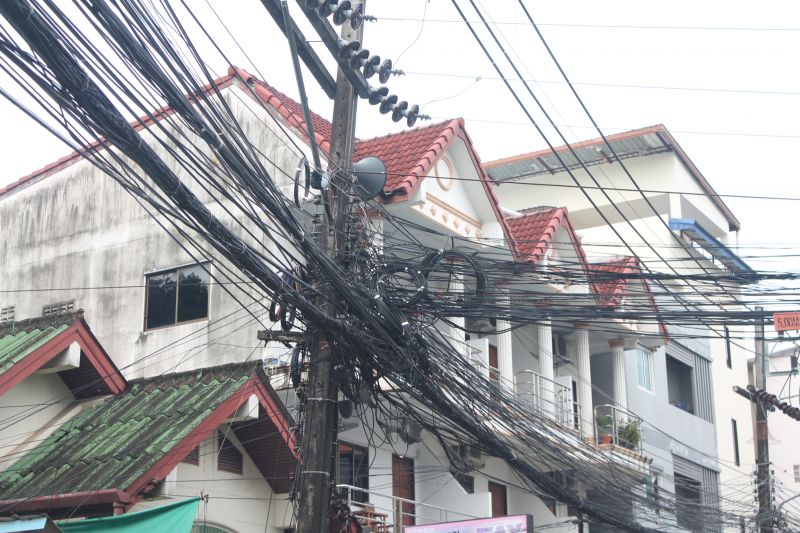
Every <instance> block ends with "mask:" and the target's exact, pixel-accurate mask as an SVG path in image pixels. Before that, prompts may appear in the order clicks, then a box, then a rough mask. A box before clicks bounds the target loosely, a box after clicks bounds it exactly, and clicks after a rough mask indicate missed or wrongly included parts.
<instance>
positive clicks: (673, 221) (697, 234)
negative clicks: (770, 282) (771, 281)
mask: <svg viewBox="0 0 800 533" xmlns="http://www.w3.org/2000/svg"><path fill="white" fill-rule="evenodd" d="M669 229H671V230H672V231H680V232H681V233H683V234H684V235H687V236H689V238H691V239H692V241H693V242H695V243H696V244H697V245H698V246H700V247H701V248H702V249H703V250H705V251H706V252H707V253H708V254H709V255H711V257H713V258H714V259H715V260H716V261H719V262H720V263H721V264H723V265H725V267H726V268H727V269H728V270H730V271H731V272H735V273H737V274H755V271H754V270H753V269H752V268H750V267H749V266H748V265H747V263H745V262H744V261H742V260H741V259H740V258H739V256H738V255H736V254H735V253H733V251H732V250H731V249H730V248H728V247H727V246H725V245H724V244H722V243H721V242H719V240H717V239H716V238H715V237H714V236H713V235H711V234H710V233H709V232H708V231H706V230H705V229H704V228H703V227H702V226H701V225H700V224H699V223H698V222H697V221H696V220H694V219H691V218H670V219H669Z"/></svg>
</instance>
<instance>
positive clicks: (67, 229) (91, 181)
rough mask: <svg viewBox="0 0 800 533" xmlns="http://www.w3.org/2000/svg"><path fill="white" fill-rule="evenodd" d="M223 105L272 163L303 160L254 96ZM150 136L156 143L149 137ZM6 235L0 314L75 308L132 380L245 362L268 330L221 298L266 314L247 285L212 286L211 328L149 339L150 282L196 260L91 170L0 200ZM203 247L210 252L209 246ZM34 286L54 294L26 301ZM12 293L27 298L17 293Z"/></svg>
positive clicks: (80, 168)
mask: <svg viewBox="0 0 800 533" xmlns="http://www.w3.org/2000/svg"><path fill="white" fill-rule="evenodd" d="M226 99H227V100H228V102H229V104H230V105H231V106H232V108H233V109H234V112H235V114H236V116H237V117H238V118H239V119H240V124H242V126H243V128H244V130H245V133H246V134H247V135H248V137H249V138H250V139H251V140H252V141H253V142H254V143H256V144H257V145H258V146H259V148H260V149H261V150H262V151H263V152H264V153H265V154H266V155H267V156H268V158H269V159H270V160H272V161H275V162H276V163H278V164H279V165H280V166H281V167H282V168H283V169H284V170H287V171H289V170H292V169H293V168H294V167H295V166H296V164H297V160H298V159H297V156H296V155H295V153H294V152H293V149H290V146H291V144H290V142H289V139H288V137H287V136H286V135H284V134H283V133H281V132H279V131H275V129H276V126H275V125H274V121H273V120H272V119H270V118H269V117H268V116H267V115H266V111H264V110H263V109H261V108H260V107H257V106H256V105H255V104H254V103H248V102H249V101H248V99H249V96H247V95H246V94H244V93H243V92H241V91H240V90H239V89H237V88H230V89H227V90H226ZM144 137H145V138H146V139H150V138H151V134H150V133H145V134H144ZM190 137H191V136H190ZM151 140H152V139H151ZM192 140H194V141H196V142H197V139H196V138H195V139H192ZM153 145H154V147H155V149H156V152H157V153H159V155H160V156H161V157H163V158H164V160H165V161H167V163H168V164H169V165H170V166H172V167H173V169H174V170H176V171H178V174H179V176H180V177H181V179H182V180H184V182H185V183H187V184H188V185H189V186H190V188H191V189H192V190H194V191H195V192H196V193H197V194H198V196H199V197H200V198H201V199H206V200H207V199H208V195H207V194H205V193H204V192H203V191H202V190H201V186H200V184H199V183H198V182H197V181H195V180H194V179H193V178H192V177H191V176H189V175H187V174H186V173H184V172H182V171H181V170H180V169H179V167H178V165H177V164H176V163H175V162H174V161H173V160H172V159H171V158H170V156H169V155H168V154H167V153H166V151H165V150H164V149H162V148H161V147H158V146H155V143H153ZM262 163H263V164H264V165H265V166H266V168H267V170H269V171H270V172H272V173H273V176H274V177H275V179H276V180H279V181H278V182H279V183H281V184H282V183H285V180H286V178H285V177H283V175H282V174H281V173H280V172H277V171H276V167H275V165H273V164H272V163H271V162H270V161H268V160H267V159H266V158H264V159H263V160H262ZM211 208H212V210H213V211H215V212H216V213H217V214H218V215H219V216H220V218H221V219H222V220H223V222H224V223H225V224H226V225H228V226H229V227H231V228H234V231H236V232H238V233H239V234H240V235H241V236H242V237H243V239H244V240H245V241H246V242H249V243H250V244H251V245H253V246H254V247H255V248H256V249H257V250H259V251H261V252H265V253H267V254H269V251H268V250H269V248H270V247H271V244H270V243H269V241H268V239H266V236H264V235H263V234H261V233H260V232H257V233H256V234H255V235H254V236H245V235H244V232H243V230H241V228H237V225H236V224H235V223H234V221H233V220H232V219H231V218H230V216H228V215H225V214H224V212H223V211H222V209H221V206H219V205H212V206H211ZM159 220H161V221H162V222H163V219H159ZM0 227H2V228H4V229H5V230H6V231H3V232H2V234H0V274H1V275H0V289H2V290H3V293H2V296H0V306H6V305H15V306H16V316H17V319H22V318H27V317H32V316H39V315H40V314H41V312H42V306H43V305H45V304H48V303H52V302H54V301H62V300H70V299H74V300H75V306H76V308H83V309H85V311H86V315H85V316H86V320H87V322H88V323H89V324H90V326H91V327H92V331H93V332H94V333H95V335H97V337H98V339H99V340H100V342H101V343H102V344H103V346H104V347H105V348H106V350H107V351H108V353H109V354H110V356H111V357H112V359H113V360H114V362H115V363H116V364H117V366H118V367H120V369H121V370H122V372H123V373H124V374H125V375H126V377H128V378H134V377H145V376H153V375H157V374H160V373H162V372H165V371H173V370H188V369H192V368H198V367H202V366H211V365H219V364H223V363H227V362H233V361H240V360H243V359H245V358H247V357H250V356H251V354H252V352H253V348H254V347H256V346H257V345H258V342H257V341H256V331H257V329H258V328H259V327H262V328H263V326H262V325H261V324H259V323H258V322H257V321H256V320H255V319H254V318H253V316H251V315H250V314H249V313H248V312H247V311H246V310H243V309H242V308H241V306H240V304H239V303H237V302H236V301H235V300H234V299H233V298H232V297H231V296H229V295H228V294H227V293H226V291H225V289H226V288H227V289H230V290H231V291H232V293H233V294H234V295H235V296H236V297H237V298H239V299H240V300H241V302H242V303H244V304H245V305H247V306H249V308H250V309H251V310H252V311H253V312H254V313H256V314H257V315H263V313H264V309H263V301H262V300H261V299H260V298H259V297H258V295H257V294H255V292H256V291H254V290H253V288H252V287H251V286H249V285H246V286H241V287H240V286H237V285H235V284H226V285H224V286H222V285H218V284H212V286H211V287H210V305H209V317H208V320H204V321H199V322H195V323H191V324H184V325H177V326H173V327H166V328H161V329H158V330H151V331H144V324H143V322H144V305H145V290H144V287H143V285H144V283H145V275H146V273H148V272H152V271H156V270H159V269H167V268H171V267H175V266H179V265H184V264H187V263H192V262H193V259H192V257H191V256H190V255H189V254H188V253H187V252H186V251H184V250H183V249H181V247H180V246H179V245H178V244H177V243H176V242H175V241H174V240H173V239H172V238H171V237H170V236H169V235H168V234H167V233H166V232H165V231H164V230H163V229H162V228H161V227H159V225H158V224H157V223H156V222H155V221H154V220H153V219H152V218H151V217H150V216H149V215H148V213H147V212H146V211H145V210H144V209H143V208H142V206H140V205H139V204H138V203H137V202H136V200H135V199H134V198H133V197H132V196H131V195H130V194H129V193H128V192H126V191H125V190H123V188H122V187H121V186H119V185H118V184H117V183H116V182H115V181H113V180H112V179H111V178H110V177H108V176H106V175H105V174H103V173H101V172H100V171H98V170H96V169H95V168H93V167H92V166H91V165H89V164H88V163H87V162H85V161H80V162H78V163H76V164H74V165H72V166H70V167H68V168H66V169H64V170H62V171H61V172H58V173H56V174H54V175H52V176H50V177H48V178H46V179H43V180H41V181H39V183H36V184H35V185H34V186H31V187H28V188H25V189H23V190H20V191H19V192H15V193H13V194H10V195H8V196H6V197H4V198H2V199H0ZM250 227H252V225H250ZM202 247H203V248H205V249H210V246H207V245H205V243H203V246H202ZM199 256H200V257H203V256H205V257H207V258H210V259H211V260H212V274H216V275H219V274H220V273H221V272H222V269H221V268H220V267H221V266H223V265H226V264H227V263H226V262H225V261H224V260H222V259H221V258H219V257H218V256H217V254H216V253H213V252H208V253H203V252H201V253H199ZM221 281H227V280H225V279H224V277H223V278H221ZM34 287H35V288H37V289H53V290H52V291H42V290H38V291H27V292H26V289H30V288H34ZM16 289H19V290H21V292H13V291H14V290H16ZM154 354H157V357H155V356H153V355H154Z"/></svg>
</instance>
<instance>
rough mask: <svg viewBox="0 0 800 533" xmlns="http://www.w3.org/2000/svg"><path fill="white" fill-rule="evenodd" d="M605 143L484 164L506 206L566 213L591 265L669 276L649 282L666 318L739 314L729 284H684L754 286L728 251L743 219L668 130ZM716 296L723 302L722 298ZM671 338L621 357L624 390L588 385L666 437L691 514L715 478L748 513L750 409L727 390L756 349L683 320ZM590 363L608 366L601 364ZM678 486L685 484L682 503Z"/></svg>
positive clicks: (666, 460)
mask: <svg viewBox="0 0 800 533" xmlns="http://www.w3.org/2000/svg"><path fill="white" fill-rule="evenodd" d="M607 140H608V141H609V144H610V147H611V148H609V145H608V144H606V143H605V142H604V141H603V140H602V139H593V140H588V141H583V142H579V143H575V144H573V145H572V150H570V148H569V147H566V146H564V147H559V148H556V150H555V152H551V151H549V150H543V151H539V152H534V153H529V154H523V155H519V156H514V157H510V158H507V159H502V160H498V161H494V162H490V163H487V164H486V167H487V169H488V172H489V175H490V176H491V177H492V178H493V180H494V181H495V182H496V183H498V185H499V187H498V193H497V194H498V197H499V198H500V201H501V203H502V204H503V206H504V207H508V208H512V209H517V210H522V211H524V210H527V209H531V208H535V207H536V206H539V205H554V206H566V207H568V208H569V212H570V219H571V220H572V223H573V225H574V227H575V231H576V232H577V233H578V234H579V235H580V238H581V240H582V243H583V246H584V249H585V250H586V253H587V256H588V257H589V261H590V262H592V261H598V260H600V261H607V260H608V259H609V257H615V256H618V255H621V256H627V255H635V256H638V257H640V258H642V259H641V262H642V264H643V265H644V269H646V270H647V271H649V272H654V273H663V274H674V275H676V276H677V277H678V278H679V279H677V280H674V281H671V280H667V281H665V282H664V288H662V287H659V286H658V284H657V283H654V284H653V285H652V286H653V291H654V293H655V297H656V300H657V301H658V304H659V306H660V307H661V308H662V309H664V310H665V311H669V310H676V309H677V310H683V309H686V310H688V311H691V310H692V309H693V307H692V306H693V305H694V304H699V305H702V306H705V308H711V307H712V306H715V305H716V306H718V307H716V308H717V309H718V310H735V309H739V308H741V305H740V304H739V302H737V301H736V299H735V295H736V294H737V291H738V287H737V284H736V283H733V282H731V281H729V280H725V281H721V282H719V283H714V282H713V281H705V282H703V281H689V282H685V281H683V280H681V279H680V278H683V277H685V276H691V275H698V274H699V275H706V276H714V275H733V276H736V275H740V276H742V278H743V280H744V282H745V283H746V282H748V281H753V280H752V279H751V278H748V275H749V274H751V273H752V271H751V270H750V268H749V267H748V266H747V265H746V264H745V263H744V262H743V261H742V260H741V259H739V258H738V257H737V256H736V255H735V253H734V251H733V250H735V248H736V245H737V235H738V229H739V221H738V220H737V219H736V218H735V216H734V215H733V213H732V212H731V211H730V209H729V208H728V207H727V206H726V205H725V203H724V202H723V201H722V199H721V198H720V197H719V196H718V195H716V193H715V192H714V190H713V188H712V187H711V185H710V184H709V182H708V181H707V180H706V179H705V177H704V176H703V175H702V173H700V171H699V170H698V169H697V167H696V166H695V165H694V163H693V162H692V161H691V159H689V157H688V156H687V155H686V153H685V152H684V151H683V150H682V149H681V147H680V145H678V143H677V142H676V141H675V139H674V138H673V137H672V135H670V133H669V131H667V129H666V128H665V127H664V126H653V127H649V128H643V129H640V130H634V131H630V132H626V133H620V134H617V135H611V136H608V138H607ZM617 157H619V159H621V160H622V163H623V164H624V167H623V164H621V163H619V162H617V159H616V158H617ZM565 167H566V169H567V170H564V168H565ZM665 289H667V290H665ZM712 289H714V290H712ZM723 290H725V291H728V293H729V296H727V297H724V296H720V293H721V292H722V291H723ZM667 292H669V293H673V294H677V297H676V296H670V295H668V294H667ZM706 293H710V294H712V296H711V297H710V299H709V297H707V296H706ZM671 322H677V321H675V320H673V321H671ZM668 330H669V336H670V342H669V343H668V344H667V345H666V347H663V348H660V349H659V350H657V351H655V352H652V354H650V355H648V354H646V353H645V352H643V351H642V350H638V349H632V350H629V351H626V352H625V369H626V387H625V389H626V390H625V391H622V390H618V389H612V386H611V385H610V384H608V383H604V382H603V380H602V378H601V379H598V380H595V381H594V384H595V385H597V387H598V388H599V389H600V390H599V391H596V394H601V395H602V396H604V397H610V398H612V399H613V401H614V402H615V403H617V404H620V405H622V406H624V407H626V408H628V409H630V410H631V411H633V412H634V413H636V414H638V415H639V416H641V417H642V418H644V419H645V420H646V421H648V422H650V423H651V424H652V425H653V426H655V427H656V428H659V429H660V430H662V431H645V433H644V442H645V449H646V451H647V452H648V453H650V454H652V456H653V458H654V463H653V466H654V469H656V471H657V472H658V473H659V483H660V484H661V485H662V486H663V487H666V488H667V489H668V490H669V491H670V492H673V491H675V492H677V493H678V496H679V497H683V498H686V499H688V501H689V503H688V505H691V501H694V500H697V499H700V500H703V501H704V502H712V501H713V500H714V499H715V498H716V497H717V496H716V488H715V486H716V485H717V478H718V480H719V484H720V486H721V488H722V490H721V496H722V497H723V500H724V501H728V502H741V503H742V504H743V506H745V507H744V508H747V507H748V506H751V505H752V493H751V489H752V485H751V483H752V474H753V469H754V463H755V459H754V453H753V447H752V446H751V445H750V443H751V442H752V438H753V429H752V424H751V423H750V405H749V403H748V402H747V400H745V399H744V398H741V397H739V396H738V395H736V394H734V393H733V392H732V386H733V385H737V384H739V385H740V386H741V384H742V383H746V382H747V359H748V355H749V353H750V351H751V348H750V345H749V343H748V344H746V343H745V340H744V338H745V336H748V337H749V331H750V330H749V329H745V328H743V327H734V326H730V327H727V326H723V325H719V324H715V325H712V326H709V327H702V326H701V327H698V326H692V327H687V326H682V325H680V324H678V323H671V324H668ZM630 348H634V347H630ZM596 361H597V363H598V364H601V365H602V364H603V363H602V359H601V358H597V359H596ZM593 362H594V361H593ZM593 371H594V368H593ZM676 481H679V482H680V483H679V484H678V486H677V488H676V486H675V482H676ZM682 487H688V489H687V490H686V491H685V492H686V494H685V495H683V496H682V495H681V492H683V490H682ZM696 487H700V491H699V493H700V494H702V495H699V494H698V491H697V490H696ZM723 508H724V506H723ZM679 522H680V515H679ZM689 525H690V524H688V523H687V527H688V526H689Z"/></svg>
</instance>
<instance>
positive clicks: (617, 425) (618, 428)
mask: <svg viewBox="0 0 800 533" xmlns="http://www.w3.org/2000/svg"><path fill="white" fill-rule="evenodd" d="M642 422H643V420H642V419H641V418H639V417H638V416H636V415H634V414H633V413H631V412H630V411H628V410H626V409H622V408H621V407H617V406H616V405H610V404H603V405H598V406H596V407H595V408H594V439H595V442H596V443H597V444H600V445H611V446H615V447H619V448H623V449H625V450H630V451H632V452H634V453H636V454H638V455H641V454H642V430H641V428H642Z"/></svg>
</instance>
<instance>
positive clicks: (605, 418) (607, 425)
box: [594, 415, 614, 433]
mask: <svg viewBox="0 0 800 533" xmlns="http://www.w3.org/2000/svg"><path fill="white" fill-rule="evenodd" d="M594 421H595V423H596V424H597V429H598V430H600V431H601V432H606V433H610V432H611V430H612V428H613V427H614V419H613V418H611V416H610V415H597V416H596V417H594Z"/></svg>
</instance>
